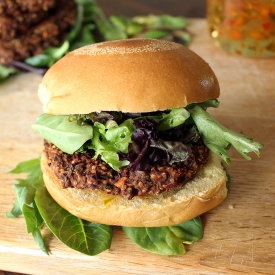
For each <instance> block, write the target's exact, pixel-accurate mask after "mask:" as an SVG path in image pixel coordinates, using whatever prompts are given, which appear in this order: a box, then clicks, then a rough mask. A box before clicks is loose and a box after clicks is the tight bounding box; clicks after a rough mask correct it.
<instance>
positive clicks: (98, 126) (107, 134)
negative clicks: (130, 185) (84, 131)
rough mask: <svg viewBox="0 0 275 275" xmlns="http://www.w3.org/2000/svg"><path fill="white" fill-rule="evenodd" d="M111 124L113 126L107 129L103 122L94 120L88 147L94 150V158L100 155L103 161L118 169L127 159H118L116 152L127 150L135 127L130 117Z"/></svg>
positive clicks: (126, 162)
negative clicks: (120, 122) (92, 134)
mask: <svg viewBox="0 0 275 275" xmlns="http://www.w3.org/2000/svg"><path fill="white" fill-rule="evenodd" d="M106 124H107V125H109V124H110V123H109V124H108V122H107V123H106ZM112 125H113V127H111V128H109V129H108V128H106V126H105V125H104V124H102V123H99V122H95V123H94V126H93V129H94V136H93V138H92V140H91V143H90V145H89V146H88V148H89V149H93V150H94V151H95V158H97V157H98V155H100V156H101V158H102V159H103V160H104V161H105V162H107V163H108V164H109V165H110V166H111V167H112V168H113V169H114V170H116V171H118V170H119V169H120V168H121V167H122V166H126V165H128V164H129V161H126V160H124V161H120V160H119V156H118V154H117V152H118V151H121V152H127V150H128V145H129V143H130V142H131V135H132V133H133V131H134V129H135V127H134V126H133V121H132V120H131V119H128V120H125V121H124V122H123V123H122V124H120V125H114V124H112Z"/></svg>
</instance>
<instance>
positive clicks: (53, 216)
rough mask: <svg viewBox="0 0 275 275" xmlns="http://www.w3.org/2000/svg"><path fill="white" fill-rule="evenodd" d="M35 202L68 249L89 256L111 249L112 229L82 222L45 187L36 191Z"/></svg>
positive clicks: (51, 228) (46, 221) (52, 229)
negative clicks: (64, 207)
mask: <svg viewBox="0 0 275 275" xmlns="http://www.w3.org/2000/svg"><path fill="white" fill-rule="evenodd" d="M35 202H36V204H37V207H38V209H39V212H40V213H41V215H42V217H43V219H44V221H45V223H46V224H47V226H48V227H49V228H50V230H51V231H52V232H53V234H54V235H55V236H56V237H57V238H58V239H59V240H60V241H61V242H62V243H64V244H65V245H67V246H68V247H70V248H72V249H74V250H77V251H79V252H82V253H84V254H87V255H97V254H99V253H101V252H103V251H104V250H106V249H109V248H110V246H111V242H112V227H111V226H108V225H102V224H97V223H92V222H87V221H84V220H81V219H79V218H77V217H75V216H73V215H72V214H70V213H69V212H68V211H67V210H65V209H63V208H62V207H61V206H60V205H59V204H57V203H56V202H55V201H54V200H53V199H52V197H51V196H50V194H49V193H48V192H47V190H46V188H45V187H42V188H39V189H38V190H37V191H36V195H35Z"/></svg>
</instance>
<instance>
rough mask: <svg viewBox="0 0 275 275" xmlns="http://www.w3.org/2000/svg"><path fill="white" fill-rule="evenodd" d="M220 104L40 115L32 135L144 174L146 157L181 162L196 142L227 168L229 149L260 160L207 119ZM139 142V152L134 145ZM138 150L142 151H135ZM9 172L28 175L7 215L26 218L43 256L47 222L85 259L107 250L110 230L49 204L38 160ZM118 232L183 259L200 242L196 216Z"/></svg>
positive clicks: (253, 148) (245, 142)
mask: <svg viewBox="0 0 275 275" xmlns="http://www.w3.org/2000/svg"><path fill="white" fill-rule="evenodd" d="M218 105H219V102H218V100H216V99H215V100H207V101H205V102H202V103H198V104H190V105H187V106H186V107H185V108H177V109H171V110H167V111H165V112H153V113H148V114H146V115H145V116H144V115H141V114H130V117H129V114H128V115H126V114H123V113H120V112H101V113H91V114H88V115H71V116H53V115H48V114H43V115H41V116H40V117H39V118H38V119H37V121H36V123H35V124H34V125H33V129H34V130H35V131H37V132H39V133H40V134H41V135H42V136H43V137H44V138H45V139H47V140H48V141H50V142H52V143H54V144H55V145H56V146H57V147H60V148H61V150H62V151H64V152H67V153H69V154H72V153H73V152H76V151H79V152H84V151H85V150H89V149H92V150H94V151H95V157H97V156H98V155H100V156H101V158H102V159H103V160H104V161H106V162H107V163H109V165H110V166H111V167H113V169H115V170H119V168H120V167H122V166H124V165H129V164H130V165H133V166H134V167H136V168H138V169H143V168H144V167H146V159H147V160H148V158H151V157H152V158H153V160H155V159H157V158H158V156H157V154H155V153H156V152H155V151H154V149H155V148H157V149H158V150H160V151H161V152H162V154H164V155H165V156H166V157H167V160H168V161H169V162H171V163H173V161H182V160H183V159H185V158H186V157H188V148H186V145H185V144H186V143H188V142H190V141H193V140H196V139H198V138H199V137H201V138H202V140H203V142H204V143H205V145H206V146H207V147H208V148H209V149H210V150H212V151H213V152H214V153H216V154H218V155H220V156H221V157H222V159H223V160H224V161H225V162H226V163H230V156H229V154H228V153H227V150H228V149H229V147H230V146H231V145H233V146H234V147H235V149H236V150H237V151H238V152H239V153H240V154H241V155H242V156H243V157H244V158H246V159H250V157H249V156H248V155H247V154H248V153H249V152H254V153H255V154H256V155H258V156H259V154H260V152H259V150H260V149H261V148H262V146H263V145H262V144H260V143H258V142H255V141H253V140H252V139H250V138H247V137H245V136H243V135H241V134H238V133H234V132H232V131H230V130H228V129H226V128H225V127H224V126H222V125H221V124H219V123H218V122H217V121H216V120H215V119H213V118H212V117H211V116H210V115H209V114H208V113H207V111H206V109H207V108H208V107H218ZM183 130H184V131H183ZM183 132H184V133H185V134H182V133H183ZM171 135H172V136H173V137H176V140H177V142H171V138H167V136H169V137H171ZM136 143H137V145H138V146H135V144H136ZM141 144H143V147H142V146H141V147H140V145H141ZM150 147H151V148H150ZM137 148H139V149H137ZM152 152H154V153H152ZM131 156H134V158H132V157H131ZM162 156H163V155H162ZM11 173H15V174H19V173H28V176H27V178H26V179H19V180H18V183H17V184H16V185H14V189H15V191H16V194H17V201H16V203H15V204H14V207H13V209H12V211H11V212H10V213H7V217H17V216H19V215H22V214H23V215H24V217H25V220H26V224H27V231H28V232H29V233H32V235H33V237H34V239H35V240H36V242H37V243H38V245H39V246H40V248H41V249H42V250H43V251H44V252H45V253H48V250H47V245H46V244H45V242H44V240H43V236H42V235H41V228H42V226H43V224H44V223H45V224H46V225H47V226H48V227H49V229H50V230H51V231H52V232H53V234H54V235H55V236H56V237H57V238H58V239H59V240H60V241H61V242H63V243H64V244H66V245H67V246H69V247H71V248H73V249H75V250H77V251H80V252H82V253H85V254H88V255H96V254H98V253H101V252H102V251H104V250H106V249H108V248H109V247H110V245H111V241H112V227H111V226H108V225H101V224H96V223H92V222H87V221H84V220H81V219H79V218H77V217H75V216H73V215H71V214H70V213H68V212H67V211H66V210H64V209H62V208H61V207H60V206H59V205H58V204H57V203H56V202H55V201H54V200H53V199H52V198H51V196H50V195H49V194H48V192H47V190H46V188H45V186H44V183H43V179H42V172H41V170H40V159H34V160H30V161H26V162H23V163H20V164H19V165H18V166H17V167H16V168H15V169H14V170H12V171H11ZM123 231H124V232H125V234H126V235H127V236H128V237H129V238H130V239H131V240H132V241H133V242H134V243H135V244H137V245H138V246H140V247H141V248H143V249H145V250H148V251H150V252H152V253H158V254H161V255H182V254H184V253H185V247H184V244H191V243H193V242H194V241H197V240H199V239H201V238H202V236H203V227H202V223H201V220H200V217H196V218H195V219H193V220H190V221H188V222H184V223H181V224H177V225H173V226H164V227H153V228H146V227H143V228H133V227H123Z"/></svg>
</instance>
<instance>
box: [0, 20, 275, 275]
mask: <svg viewBox="0 0 275 275" xmlns="http://www.w3.org/2000/svg"><path fill="white" fill-rule="evenodd" d="M189 29H190V30H191V31H192V33H193V35H194V36H193V42H192V45H191V46H190V48H191V49H192V50H194V51H195V52H196V53H198V54H199V55H201V56H202V57H203V58H204V59H205V60H206V61H207V62H208V63H209V64H210V66H211V67H212V68H213V70H214V71H215V73H216V75H217V77H218V79H219V82H220V86H221V96H220V102H221V104H220V107H219V108H218V109H213V110H211V111H210V112H211V114H212V116H213V117H215V118H216V119H218V120H219V121H220V122H221V123H222V124H223V125H225V126H226V127H228V128H230V129H232V130H234V131H236V132H239V133H243V134H245V135H246V136H249V137H253V138H254V139H255V140H257V141H259V142H262V143H264V145H265V146H264V148H263V149H262V152H261V157H260V158H257V157H256V156H255V155H251V156H252V157H253V159H252V160H251V161H246V160H244V159H243V158H242V157H241V156H240V155H239V154H238V153H236V152H235V151H234V150H231V156H232V164H231V165H230V166H229V167H228V171H229V173H230V174H231V176H232V181H231V187H230V192H229V195H228V197H227V198H226V200H225V201H224V202H223V203H222V204H221V205H220V206H218V207H216V208H215V209H213V210H211V211H209V212H208V213H206V214H204V215H202V220H203V224H204V228H205V235H204V238H203V239H202V240H201V241H199V242H197V243H195V244H194V245H191V246H189V247H188V252H187V254H186V255H184V256H180V257H163V256H159V255H154V254H150V253H148V252H146V251H143V250H141V249H140V248H138V247H137V246H135V245H133V244H132V243H131V242H130V241H129V240H128V239H127V238H126V237H125V235H124V234H123V232H122V230H121V229H120V228H118V227H117V228H115V230H114V237H113V243H112V246H111V248H110V249H109V250H108V251H105V252H103V253H101V254H100V255H98V256H94V257H89V256H86V255H83V254H80V253H78V252H75V251H73V250H71V249H69V248H67V247H66V246H64V245H63V244H61V243H60V242H59V241H58V240H56V239H55V238H54V237H53V235H52V234H51V233H50V232H49V231H48V230H46V229H45V230H44V231H43V235H44V236H45V238H46V242H47V244H48V246H49V249H50V251H51V254H50V256H46V255H45V254H44V253H43V252H42V251H40V250H39V248H38V247H37V245H36V243H35V242H34V241H33V239H32V236H31V235H28V234H27V233H26V228H25V224H24V220H23V219H22V218H17V219H7V218H6V217H5V213H6V212H7V211H9V210H10V209H11V207H12V204H13V202H14V201H15V193H14V191H13V189H12V185H13V184H14V183H15V181H14V179H15V178H16V177H15V176H14V175H11V174H8V173H7V172H8V171H9V170H11V169H12V168H14V166H15V165H16V164H17V163H18V162H20V161H23V160H28V159H31V158H34V157H37V156H39V154H40V152H41V150H42V138H41V137H39V136H38V135H37V134H35V133H34V132H32V130H31V127H30V125H31V124H32V123H33V122H34V121H35V119H36V117H37V116H38V115H39V114H41V112H42V108H41V104H40V102H39V101H38V98H37V86H38V84H39V82H40V77H39V76H37V75H33V74H21V75H18V76H15V77H13V78H11V79H9V80H8V81H7V82H5V83H3V84H1V86H0V126H1V131H0V156H1V158H0V184H1V192H0V209H1V210H0V269H1V270H6V271H11V272H21V273H27V274H39V275H40V274H41V275H43V274H47V275H48V274H64V275H65V274H66V275H67V274H99V275H100V274H106V273H109V274H205V275H206V274H208V275H209V274H211V275H216V274H275V270H274V268H275V232H274V229H275V214H274V212H275V211H274V209H275V173H274V171H275V169H274V168H275V167H274V164H275V156H274V155H275V154H274V153H275V151H274V150H275V108H274V106H275V105H274V103H275V60H274V59H266V60H260V59H259V60H256V59H255V60H254V59H244V58H238V57H234V56H230V55H227V54H226V53H224V52H220V51H218V50H217V49H215V48H214V47H213V44H212V42H211V41H210V38H209V36H208V32H207V27H206V21H205V20H204V19H201V20H191V21H190V26H189ZM0 274H1V273H0ZM1 275H2V274H1Z"/></svg>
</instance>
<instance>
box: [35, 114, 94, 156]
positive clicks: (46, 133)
mask: <svg viewBox="0 0 275 275" xmlns="http://www.w3.org/2000/svg"><path fill="white" fill-rule="evenodd" d="M32 128H33V130H34V131H35V132H37V133H39V134H40V135H41V136H43V137H44V138H45V139H46V140H48V141H50V142H52V143H53V144H55V145H56V146H57V147H58V148H60V149H61V150H62V151H63V152H66V153H68V154H72V153H74V152H75V151H76V150H78V149H79V148H80V147H81V146H82V145H83V144H84V143H85V142H86V141H87V140H89V139H91V138H92V137H93V128H92V127H91V126H89V125H84V126H80V125H78V124H77V123H76V122H70V121H69V116H65V115H64V116H63V115H60V116H54V115H49V114H43V115H41V116H39V117H38V119H37V120H36V122H35V124H33V125H32Z"/></svg>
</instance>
